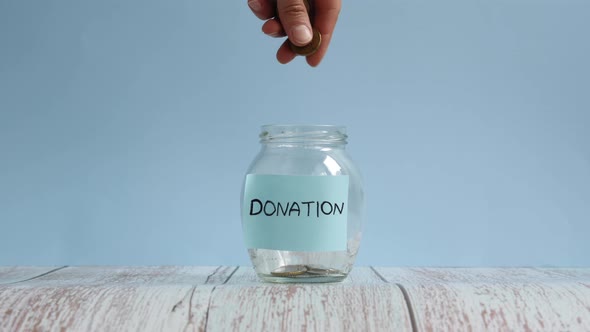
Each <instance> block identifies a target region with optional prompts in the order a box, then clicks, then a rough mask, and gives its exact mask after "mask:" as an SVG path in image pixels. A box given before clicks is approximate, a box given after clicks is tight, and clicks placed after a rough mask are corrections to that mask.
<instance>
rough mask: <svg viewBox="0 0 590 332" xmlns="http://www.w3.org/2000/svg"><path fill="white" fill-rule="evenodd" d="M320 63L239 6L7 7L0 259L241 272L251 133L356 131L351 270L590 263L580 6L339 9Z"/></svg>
mask: <svg viewBox="0 0 590 332" xmlns="http://www.w3.org/2000/svg"><path fill="white" fill-rule="evenodd" d="M344 2H345V3H344V7H343V11H342V14H341V18H340V21H339V24H338V27H337V30H336V34H335V36H334V39H333V43H332V46H331V49H330V51H329V53H328V55H327V57H326V59H325V61H324V62H323V64H322V65H321V66H320V67H318V68H309V67H307V66H306V65H305V63H304V61H303V59H296V61H295V62H294V63H292V64H290V65H287V66H283V65H280V64H278V63H277V62H276V61H275V59H274V54H275V50H276V48H277V47H278V46H279V44H280V41H278V40H272V39H270V38H269V37H266V36H264V35H263V34H262V33H261V32H260V25H261V22H260V21H258V20H257V19H256V18H255V17H254V16H253V15H252V14H251V13H250V11H249V9H248V8H247V6H246V1H245V0H244V1H201V0H173V1H163V0H160V1H139V0H126V1H120V0H116V1H115V0H101V1H89V0H84V1H80V0H60V1H40V0H32V1H29V0H0V264H3V265H6V264H198V265H204V264H212V265H214V264H249V260H248V257H247V254H246V250H245V248H244V245H243V240H242V233H241V226H240V219H239V218H240V217H239V216H240V209H239V197H240V186H241V183H242V179H243V176H244V172H245V170H246V168H247V167H248V165H249V163H250V161H251V160H252V158H253V157H254V155H255V154H256V153H257V151H258V149H259V146H258V142H257V134H258V130H259V125H261V124H266V123H334V124H344V125H347V126H348V129H349V135H350V139H349V142H350V144H349V147H348V148H349V150H350V153H351V154H352V155H353V157H354V159H355V160H356V162H357V164H358V165H359V167H360V168H361V169H362V171H363V173H364V178H365V189H366V192H367V198H368V204H367V208H368V210H367V223H366V227H365V232H364V239H363V243H362V245H361V252H360V254H359V257H358V261H357V262H358V264H360V265H369V264H373V265H432V266H474V265H476V266H498V265H538V266H547V265H555V266H589V265H590V244H589V241H588V237H589V235H590V130H589V127H590V64H589V62H590V60H589V59H590V43H589V42H588V33H589V32H590V2H588V1H575V0H565V1H558V0H555V1H526V0H516V1H508V0H505V1H499V0H498V1H472V0H469V1H467V0H465V1H457V0H450V1H434V0H430V1H415V0H395V1H384V0H363V1H344Z"/></svg>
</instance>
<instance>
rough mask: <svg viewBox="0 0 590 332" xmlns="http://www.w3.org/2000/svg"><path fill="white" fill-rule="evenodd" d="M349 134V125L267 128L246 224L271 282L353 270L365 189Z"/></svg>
mask: <svg viewBox="0 0 590 332" xmlns="http://www.w3.org/2000/svg"><path fill="white" fill-rule="evenodd" d="M346 139H347V135H346V128H345V127H342V126H332V125H266V126H262V133H261V134H260V143H261V144H262V148H261V150H260V152H259V153H258V155H257V156H256V158H255V159H254V161H253V162H252V164H251V165H250V168H249V169H248V172H247V174H246V178H245V180H244V185H243V190H242V229H243V232H244V240H245V243H246V247H247V248H248V253H249V255H250V259H251V260H252V264H253V265H254V269H255V271H256V273H257V274H258V276H259V277H260V278H262V279H263V280H265V281H270V282H283V283H287V282H334V281H341V280H343V279H344V278H346V276H347V275H348V273H349V272H350V270H351V269H352V266H353V264H354V261H355V258H356V255H357V252H358V249H359V245H360V240H361V228H362V224H363V214H364V194H363V189H362V184H361V177H360V173H359V171H358V169H357V168H356V166H355V165H354V163H353V162H352V161H351V159H350V158H349V156H348V154H347V152H346V151H345V146H346V143H347V142H346Z"/></svg>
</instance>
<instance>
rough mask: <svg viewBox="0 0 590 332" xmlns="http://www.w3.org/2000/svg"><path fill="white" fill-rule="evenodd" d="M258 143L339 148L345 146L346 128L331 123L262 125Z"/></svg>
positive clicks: (275, 145)
mask: <svg viewBox="0 0 590 332" xmlns="http://www.w3.org/2000/svg"><path fill="white" fill-rule="evenodd" d="M259 137H260V143H261V144H263V145H264V146H267V147H285V148H294V147H298V148H301V147H304V148H313V147H317V148H327V147H329V148H341V149H344V147H345V146H346V143H347V142H346V139H347V137H348V136H347V135H346V128H345V127H343V126H332V125H266V126H262V131H261V133H260V136H259Z"/></svg>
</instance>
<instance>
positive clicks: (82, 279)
mask: <svg viewBox="0 0 590 332" xmlns="http://www.w3.org/2000/svg"><path fill="white" fill-rule="evenodd" d="M231 271H233V269H229V268H222V267H214V266H213V267H71V268H66V269H63V270H60V271H57V272H55V273H51V274H48V275H45V276H42V277H39V278H35V279H32V280H30V281H26V282H22V283H17V284H12V285H4V286H0V299H2V301H0V331H31V330H34V331H62V330H72V331H127V330H135V331H161V330H172V331H181V330H185V331H187V330H188V331H202V330H203V329H204V327H205V323H206V313H207V308H208V303H209V298H210V295H211V291H212V290H213V288H214V287H215V284H217V283H220V282H223V281H225V280H226V279H227V277H228V276H229V273H231ZM197 286H198V287H197Z"/></svg>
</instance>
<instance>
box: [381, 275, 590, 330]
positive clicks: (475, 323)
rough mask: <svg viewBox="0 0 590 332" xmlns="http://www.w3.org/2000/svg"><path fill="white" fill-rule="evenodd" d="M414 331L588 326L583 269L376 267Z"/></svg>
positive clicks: (589, 294) (588, 290) (588, 279)
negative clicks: (407, 309) (398, 296)
mask: <svg viewBox="0 0 590 332" xmlns="http://www.w3.org/2000/svg"><path fill="white" fill-rule="evenodd" d="M376 271H377V272H378V273H379V274H380V275H382V276H383V277H384V278H385V279H386V280H387V281H389V282H391V283H397V284H400V285H401V287H403V289H404V291H405V292H406V293H407V296H408V300H409V302H410V305H411V307H412V311H413V315H414V318H415V322H416V327H417V330H419V331H484V330H493V331H590V272H589V270H588V269H526V268H504V269H491V268H487V269H482V268H478V269H461V268H452V269H451V268H438V269H435V268H426V269H402V268H376Z"/></svg>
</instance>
